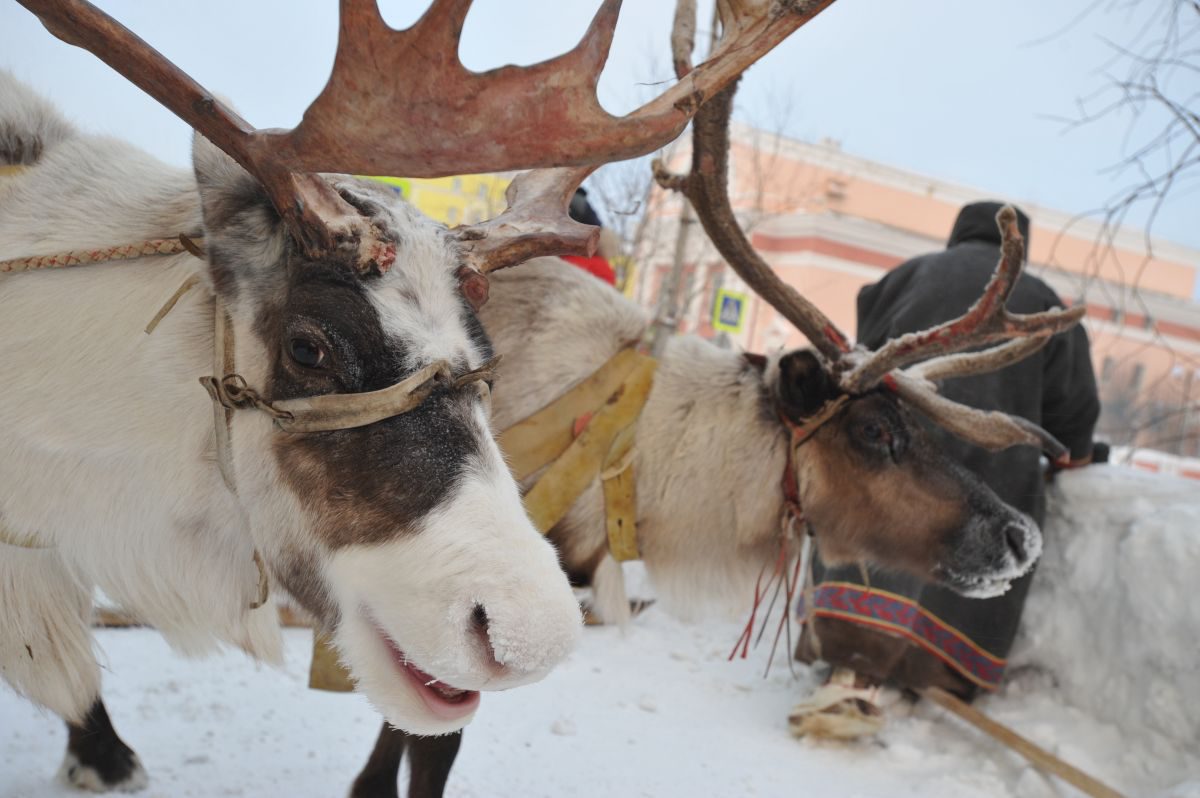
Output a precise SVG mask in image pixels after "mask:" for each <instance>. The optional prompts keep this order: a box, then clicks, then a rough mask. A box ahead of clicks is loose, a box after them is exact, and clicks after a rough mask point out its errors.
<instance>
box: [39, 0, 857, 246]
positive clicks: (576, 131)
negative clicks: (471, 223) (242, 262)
mask: <svg viewBox="0 0 1200 798" xmlns="http://www.w3.org/2000/svg"><path fill="white" fill-rule="evenodd" d="M19 2H21V3H22V4H23V5H24V6H25V7H26V8H28V9H30V10H31V11H33V13H35V14H37V15H38V16H39V17H40V18H41V19H42V21H43V23H44V24H45V25H46V27H47V28H48V29H49V30H50V31H51V33H53V34H54V35H56V36H58V37H59V38H60V39H63V40H64V41H67V42H69V43H71V44H75V45H78V46H80V47H83V48H85V49H87V50H90V51H91V52H92V53H94V54H96V55H97V56H99V57H100V58H101V60H103V61H105V62H106V63H107V64H108V65H109V66H111V67H113V68H114V69H115V70H117V71H118V72H119V73H121V74H122V75H124V76H125V77H127V78H129V79H130V80H131V81H133V82H134V83H135V84H137V85H138V86H139V87H141V88H142V89H143V90H144V91H146V92H147V93H148V94H150V95H151V96H152V97H154V98H155V99H156V100H158V101H159V102H161V103H162V104H163V105H165V106H166V107H167V108H169V109H170V110H171V111H173V112H175V113H176V114H177V115H178V116H180V117H181V118H182V119H183V120H184V121H185V122H187V123H188V124H189V125H191V126H192V127H193V128H195V129H196V130H197V131H199V132H200V133H202V134H203V135H205V136H206V137H207V138H209V139H210V140H211V141H212V142H213V143H214V144H216V145H217V146H218V147H220V148H221V149H222V150H224V151H225V152H227V153H228V154H229V155H230V156H231V157H233V158H234V159H235V160H236V161H237V162H238V163H240V164H241V165H242V166H243V167H244V168H245V169H246V170H247V171H249V172H250V173H251V174H253V175H254V176H255V177H257V178H258V179H259V180H260V181H261V182H262V184H263V186H264V187H265V189H266V191H267V193H268V194H269V195H270V197H271V200H272V202H273V203H274V205H275V207H276V208H277V209H278V210H279V212H280V214H281V215H282V216H283V217H284V219H285V220H286V221H287V222H288V224H289V227H290V228H291V229H292V231H293V232H294V234H295V235H296V236H297V238H298V239H299V240H300V241H301V243H302V244H303V245H304V246H305V248H306V250H308V252H309V253H310V254H311V255H320V254H321V253H323V252H326V251H329V250H330V249H333V248H343V247H348V246H356V247H358V248H359V252H360V257H359V262H360V265H362V266H363V267H364V268H371V267H376V268H380V269H386V268H387V266H388V265H389V264H390V260H389V258H391V257H394V253H393V252H391V251H390V247H389V242H386V241H384V240H383V239H382V234H381V233H380V232H379V231H377V230H375V229H374V228H373V226H372V225H371V224H370V222H369V221H368V220H366V219H364V218H363V217H362V216H361V214H359V213H358V212H357V211H356V210H355V209H354V208H352V207H351V206H350V205H349V204H348V203H347V202H346V201H345V200H343V199H342V198H341V197H340V196H339V195H338V194H337V192H336V191H334V190H333V189H332V188H330V187H329V185H328V184H327V183H326V182H325V181H324V180H323V179H321V178H320V177H318V176H317V173H320V172H349V173H354V174H392V175H403V176H408V177H437V176H444V175H450V174H465V173H472V172H490V171H509V170H516V169H538V168H549V167H574V168H576V169H577V170H578V171H577V172H575V173H574V174H570V175H569V174H568V173H565V172H564V173H559V174H558V175H557V176H556V177H555V178H554V179H549V178H541V177H539V178H527V179H525V180H524V181H522V182H521V184H520V186H518V188H517V189H516V191H515V194H516V197H515V201H516V205H515V206H514V207H513V208H512V209H511V211H510V212H508V213H506V214H504V216H503V217H502V218H501V219H497V220H494V223H489V224H487V225H482V226H479V227H476V228H474V229H473V230H472V231H469V232H467V233H466V235H465V239H466V240H467V241H468V242H473V243H472V244H471V245H470V246H469V247H468V249H469V250H470V252H471V253H472V257H473V258H474V260H475V261H476V262H477V263H479V264H480V265H481V266H482V267H485V268H489V269H490V268H499V266H500V265H504V264H505V263H507V262H513V261H512V259H514V258H520V257H527V256H529V255H531V254H552V253H571V252H585V253H586V252H590V251H591V248H592V247H593V246H594V237H593V236H592V234H591V233H585V232H584V231H581V230H579V229H577V228H575V227H572V226H570V225H568V224H566V223H565V222H564V221H563V219H565V218H566V215H567V214H566V205H565V204H564V205H563V207H562V209H561V212H559V209H558V208H557V202H558V198H559V197H561V196H562V195H563V193H564V192H566V197H567V200H568V201H569V199H570V194H571V192H573V190H574V186H571V188H570V190H569V191H568V190H567V189H566V186H568V185H569V184H570V180H571V179H576V178H577V180H578V181H581V180H582V179H583V177H585V176H586V175H587V174H588V173H589V172H590V171H591V170H592V169H594V168H595V167H596V166H598V165H599V164H601V163H606V162H608V161H613V160H620V159H625V158H631V157H635V156H639V155H644V154H646V153H648V152H652V151H653V150H655V149H657V148H659V147H661V146H663V145H664V144H666V143H667V142H668V141H670V140H672V139H673V138H675V137H676V136H677V135H678V134H679V133H680V132H681V131H682V130H683V128H684V127H685V126H686V125H687V123H688V121H689V120H690V118H691V117H692V115H693V114H694V113H695V112H696V110H697V109H698V108H699V107H700V105H701V104H702V103H703V101H704V100H705V99H706V98H707V97H709V96H711V95H712V94H713V93H714V92H716V91H718V90H719V89H720V88H721V87H723V86H725V85H726V84H728V83H729V82H730V81H731V80H733V79H734V78H735V77H736V76H737V75H739V74H740V73H741V72H742V71H743V70H744V69H746V67H747V66H749V65H750V64H752V63H754V62H755V61H757V60H758V59H759V58H761V57H762V56H763V55H764V54H765V53H767V52H768V51H770V50H771V48H773V47H774V46H775V45H776V44H778V43H779V42H780V41H782V40H783V39H785V38H786V37H787V36H788V35H789V34H790V33H792V31H794V30H796V29H797V28H798V27H800V26H801V25H803V24H804V23H805V22H807V21H808V20H809V19H811V18H812V17H813V16H815V15H816V14H817V13H818V12H820V11H821V10H822V9H823V8H825V7H826V6H828V5H829V4H830V3H831V2H833V0H740V1H739V3H738V11H737V13H736V15H735V17H736V19H737V24H731V25H728V26H727V27H726V31H727V33H728V35H727V36H725V37H723V38H722V40H721V42H720V43H719V45H718V47H717V48H715V49H714V51H713V53H712V56H711V57H710V58H709V59H708V61H707V62H705V63H704V64H701V65H700V66H698V67H697V68H696V69H694V70H691V72H690V73H689V74H688V75H687V76H686V78H685V79H682V80H680V81H679V82H678V83H677V84H676V85H674V86H672V87H671V88H670V89H668V90H667V91H666V92H664V93H663V94H661V95H660V96H658V97H657V98H655V99H654V100H652V101H651V102H649V103H647V104H646V105H644V106H642V107H641V108H639V109H637V110H636V111H634V112H633V113H631V114H629V115H628V116H625V117H614V116H612V115H610V114H609V113H608V112H606V111H605V110H604V109H603V108H602V107H601V106H600V103H599V100H598V99H597V98H596V83H597V80H598V78H599V75H600V71H601V70H602V69H603V67H604V64H605V62H606V60H607V57H608V50H609V45H610V43H611V41H612V35H613V30H614V28H615V26H616V22H617V16H618V14H619V11H620V6H621V2H620V0H604V2H603V4H602V5H601V7H600V9H599V11H598V12H597V14H596V16H595V18H594V19H593V21H592V24H591V26H590V27H589V28H588V31H587V33H586V34H585V35H584V37H583V39H582V41H580V42H579V44H578V45H577V46H576V47H575V48H574V49H572V50H571V51H570V52H567V53H565V54H564V55H561V56H559V57H557V58H554V59H551V60H549V61H545V62H542V63H540V64H534V65H532V66H526V67H517V66H505V67H500V68H498V69H493V70H489V71H487V72H482V73H476V72H471V71H470V70H468V69H466V68H465V67H464V66H463V65H462V63H461V62H460V61H459V59H458V42H459V38H460V35H461V33H462V27H463V23H464V21H465V19H466V16H467V13H468V11H469V10H470V6H471V0H434V2H433V4H432V5H431V6H430V8H429V9H428V10H427V11H426V12H425V14H424V16H422V17H421V19H420V20H419V21H418V22H417V23H416V24H415V25H413V26H412V27H411V28H408V29H407V30H403V31H397V30H393V29H392V28H390V27H388V25H387V24H386V23H385V22H384V21H383V19H382V17H381V16H380V15H379V11H378V8H377V7H376V5H375V0H341V22H340V31H339V39H338V50H337V56H336V59H335V61H334V67H333V74H332V76H331V77H330V79H329V83H328V84H327V85H326V87H325V89H324V90H323V91H322V92H321V94H320V95H319V96H318V97H317V99H316V100H315V101H314V102H313V103H312V105H311V106H310V107H309V109H308V111H307V112H306V113H305V114H304V118H303V120H302V121H301V123H300V124H299V125H298V126H297V127H296V128H295V129H293V130H290V131H274V130H256V129H254V128H253V127H252V126H250V125H249V124H248V123H247V122H246V121H245V120H244V119H242V118H241V117H240V116H238V115H237V114H236V113H234V112H233V111H232V110H230V109H229V108H228V107H226V106H225V105H224V104H222V103H221V102H220V101H219V100H217V99H216V98H214V97H213V96H212V94H211V93H209V92H208V91H206V90H205V89H204V88H203V87H202V86H200V85H199V84H197V83H196V82H195V81H193V80H192V79H191V78H189V77H188V76H187V75H185V74H184V73H183V72H181V71H180V70H179V69H178V68H177V67H175V66H174V65H173V64H172V63H171V62H169V61H168V60H167V59H166V58H164V57H163V56H162V55H161V54H159V53H158V52H157V51H155V50H154V49H153V48H152V47H150V46H149V45H148V44H147V43H146V42H144V41H142V40H141V39H140V38H138V37H137V36H135V35H134V34H133V33H131V32H130V31H129V30H128V29H126V28H124V27H123V26H121V25H120V24H119V23H117V22H116V21H115V20H113V19H112V18H111V17H109V16H108V15H106V14H104V13H103V12H101V11H99V10H97V9H96V8H95V7H94V6H92V5H91V4H90V3H87V2H85V0H19ZM397 109H403V113H397ZM575 185H578V182H576V184H575ZM543 189H544V190H546V191H547V196H546V197H545V198H540V197H537V198H535V197H534V196H533V192H534V191H535V190H537V191H540V190H543ZM543 215H544V216H543ZM505 217H506V218H505ZM539 224H540V225H541V226H542V227H545V228H547V229H545V230H539V229H538V228H539ZM509 234H512V235H515V236H516V237H517V238H519V239H520V242H518V243H511V244H510V243H507V242H503V241H497V240H495V239H499V238H503V237H505V236H508V235H509ZM539 236H542V237H541V238H540V239H539ZM488 239H492V240H490V241H489V240H488ZM485 241H486V242H487V243H484V242H485Z"/></svg>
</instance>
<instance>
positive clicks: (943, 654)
mask: <svg viewBox="0 0 1200 798" xmlns="http://www.w3.org/2000/svg"><path fill="white" fill-rule="evenodd" d="M813 605H814V609H813V614H814V615H815V616H818V617H825V618H838V619H840V620H844V621H849V622H851V623H856V624H860V625H862V626H870V627H874V628H877V629H883V630H885V631H888V632H892V633H893V634H898V635H901V636H902V637H905V638H907V639H909V640H911V641H912V642H914V643H916V644H917V645H919V646H921V647H922V648H924V649H925V650H926V651H928V652H929V653H931V654H933V655H934V656H936V657H937V658H938V659H940V660H942V661H943V662H945V663H946V664H947V665H949V666H951V667H952V668H954V670H956V671H957V672H958V673H960V674H962V675H963V676H964V677H965V678H967V679H969V680H970V681H971V682H973V683H974V684H977V685H979V686H980V687H982V688H983V689H985V690H995V689H997V688H998V687H999V686H1000V681H1001V679H1002V678H1003V677H1004V669H1005V667H1006V666H1007V664H1008V663H1007V660H1005V659H1003V658H1001V657H997V656H995V655H993V654H989V653H988V652H987V651H984V650H983V649H982V648H980V647H979V646H978V645H976V644H975V643H974V642H973V641H972V640H971V639H970V638H969V637H967V636H966V635H965V634H963V633H962V632H960V631H959V630H957V629H955V628H954V627H952V626H950V625H949V624H947V623H946V622H945V621H943V620H941V619H940V618H938V617H937V616H936V615H934V614H933V613H931V612H929V611H928V610H926V609H925V608H923V607H921V606H920V605H919V604H917V603H916V602H914V601H912V600H911V599H909V598H906V597H904V596H900V595H897V594H895V593H891V592H888V591H886V590H879V589H876V588H867V589H864V588H863V587H862V586H861V585H856V584H853V583H849V582H825V583H823V584H821V585H818V586H817V588H816V590H815V591H814V598H813Z"/></svg>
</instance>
